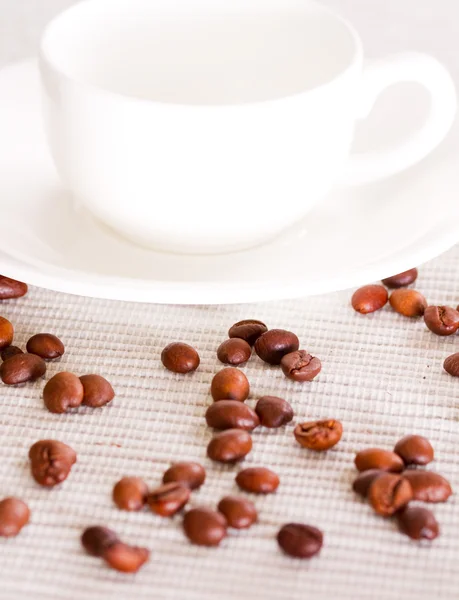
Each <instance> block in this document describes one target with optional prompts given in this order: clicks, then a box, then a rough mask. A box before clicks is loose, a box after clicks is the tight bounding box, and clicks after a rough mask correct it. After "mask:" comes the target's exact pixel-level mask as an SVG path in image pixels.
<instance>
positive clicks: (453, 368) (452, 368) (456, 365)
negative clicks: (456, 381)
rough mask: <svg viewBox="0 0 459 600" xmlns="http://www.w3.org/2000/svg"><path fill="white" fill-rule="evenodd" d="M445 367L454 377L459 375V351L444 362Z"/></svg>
mask: <svg viewBox="0 0 459 600" xmlns="http://www.w3.org/2000/svg"><path fill="white" fill-rule="evenodd" d="M443 368H444V369H445V371H446V372H447V373H449V374H450V375H452V376H453V377H459V352H456V353H455V354H451V356H448V358H446V359H445V362H444V363H443Z"/></svg>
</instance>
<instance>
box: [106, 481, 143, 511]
mask: <svg viewBox="0 0 459 600" xmlns="http://www.w3.org/2000/svg"><path fill="white" fill-rule="evenodd" d="M147 496H148V486H147V484H146V483H145V481H144V480H143V479H140V477H123V478H122V479H120V480H119V481H118V482H117V483H116V484H115V487H114V488H113V502H114V503H115V504H116V506H117V507H118V508H120V509H121V510H129V511H135V510H140V509H141V508H143V507H144V506H145V504H146V502H147Z"/></svg>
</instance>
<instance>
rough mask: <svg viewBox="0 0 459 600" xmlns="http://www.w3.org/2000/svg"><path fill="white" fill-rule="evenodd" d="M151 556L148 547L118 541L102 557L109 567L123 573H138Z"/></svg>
mask: <svg viewBox="0 0 459 600" xmlns="http://www.w3.org/2000/svg"><path fill="white" fill-rule="evenodd" d="M149 556H150V551H149V550H147V548H139V547H138V546H129V545H128V544H125V543H124V542H121V541H117V542H115V543H114V544H112V545H111V546H109V547H108V548H107V549H106V550H105V552H104V554H103V555H102V558H103V559H104V560H105V562H106V563H107V564H108V566H109V567H111V568H112V569H115V570H116V571H121V573H137V571H138V570H139V569H140V567H141V566H142V565H144V564H145V563H146V562H147V560H148V558H149Z"/></svg>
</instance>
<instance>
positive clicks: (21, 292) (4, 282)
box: [0, 275, 27, 300]
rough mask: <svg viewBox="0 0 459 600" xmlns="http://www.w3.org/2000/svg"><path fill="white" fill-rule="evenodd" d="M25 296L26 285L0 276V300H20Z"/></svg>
mask: <svg viewBox="0 0 459 600" xmlns="http://www.w3.org/2000/svg"><path fill="white" fill-rule="evenodd" d="M26 294H27V285H26V284H25V283H22V281H16V279H10V278H9V277H5V276H4V275H0V300H10V299H11V298H21V297H22V296H25V295H26Z"/></svg>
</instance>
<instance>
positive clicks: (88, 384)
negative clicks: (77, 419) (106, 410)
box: [80, 375, 115, 408]
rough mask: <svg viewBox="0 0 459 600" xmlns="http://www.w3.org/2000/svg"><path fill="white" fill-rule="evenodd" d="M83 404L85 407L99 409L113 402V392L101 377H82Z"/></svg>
mask: <svg viewBox="0 0 459 600" xmlns="http://www.w3.org/2000/svg"><path fill="white" fill-rule="evenodd" d="M80 381H81V383H82V384H83V402H82V404H84V405H85V406H91V407H92V408H99V407H101V406H105V404H108V403H109V402H111V401H112V400H113V398H114V397H115V392H114V391H113V388H112V386H111V385H110V383H109V382H108V381H107V380H106V379H105V378H104V377H102V376H101V375H83V376H82V377H80Z"/></svg>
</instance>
